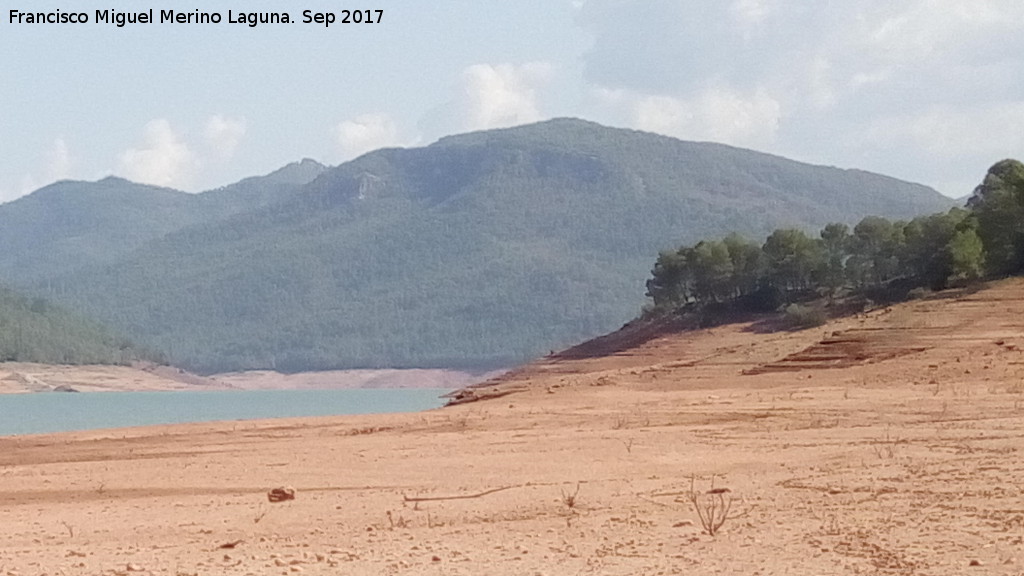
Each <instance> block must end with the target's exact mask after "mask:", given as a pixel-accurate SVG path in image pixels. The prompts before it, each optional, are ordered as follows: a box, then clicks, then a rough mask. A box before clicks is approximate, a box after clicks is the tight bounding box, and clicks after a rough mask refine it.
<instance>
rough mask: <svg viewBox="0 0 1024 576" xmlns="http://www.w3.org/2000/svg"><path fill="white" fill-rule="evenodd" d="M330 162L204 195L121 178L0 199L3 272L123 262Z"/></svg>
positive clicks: (16, 275)
mask: <svg viewBox="0 0 1024 576" xmlns="http://www.w3.org/2000/svg"><path fill="white" fill-rule="evenodd" d="M325 169H326V168H325V167H324V166H322V165H321V164H318V163H316V162H314V161H312V160H304V161H302V162H297V163H295V164H290V165H288V166H285V167H284V168H281V169H280V170H278V171H276V172H274V173H272V174H268V175H266V176H260V177H254V178H247V179H245V180H242V181H241V182H238V183H236V184H233V185H231V186H226V187H224V188H219V189H217V190H212V191H210V192H206V193H203V194H189V193H186V192H182V191H180V190H172V189H170V188H158V187H155V186H146V185H143V184H136V183H134V182H129V181H127V180H123V179H121V178H114V177H110V178H104V179H103V180H100V181H99V182H75V181H62V182H57V183H55V184H51V185H50V186H46V187H45V188H41V189H40V190H37V191H35V192H34V193H32V194H30V195H28V196H25V197H23V198H19V199H18V200H15V201H13V202H9V203H7V204H3V205H0V246H3V247H4V249H3V250H0V278H4V279H6V280H8V281H10V282H13V283H15V284H18V285H20V286H25V285H27V284H28V283H30V282H32V281H37V280H41V279H44V278H52V277H54V276H59V275H61V274H67V273H70V272H71V271H73V270H76V269H79V268H84V269H89V268H95V267H96V266H99V265H103V264H110V263H112V262H116V261H117V260H118V259H120V258H122V257H124V256H126V255H127V254H129V253H130V252H132V251H133V250H136V249H138V248H140V247H141V246H142V245H143V244H145V243H146V242H149V241H150V240H154V239H156V238H160V237H162V236H164V235H166V234H168V233H170V232H173V231H175V230H179V229H181V228H185V227H188V226H194V225H197V224H202V223H207V222H214V221H217V220H221V219H223V218H226V217H229V216H231V215H233V214H238V213H240V212H243V211H247V210H252V209H253V208H255V207H260V206H266V205H268V204H272V203H274V202H277V201H279V200H281V199H283V198H284V197H285V196H286V195H287V194H289V193H291V192H294V191H295V190H296V189H297V188H298V187H299V186H302V185H303V184H307V183H309V182H311V181H312V180H313V179H315V178H316V177H317V176H319V175H320V173H321V172H323V170H325Z"/></svg>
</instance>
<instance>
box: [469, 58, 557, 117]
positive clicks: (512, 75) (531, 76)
mask: <svg viewBox="0 0 1024 576" xmlns="http://www.w3.org/2000/svg"><path fill="white" fill-rule="evenodd" d="M552 72H553V70H552V67H551V65H550V64H546V63H540V62H534V63H529V64H523V65H514V64H496V65H492V64H476V65H473V66H470V67H468V68H466V69H465V71H464V72H463V81H464V85H463V88H464V91H465V92H464V96H465V99H466V105H467V111H468V116H467V118H466V120H465V126H464V127H465V128H466V129H469V130H483V129H488V128H500V127H506V126H515V125H517V124H525V123H529V122H536V121H538V120H541V119H542V118H543V115H542V114H541V112H540V108H539V105H538V98H537V91H538V89H539V88H540V87H542V86H543V85H544V84H545V83H547V81H548V80H549V79H550V78H551V75H552Z"/></svg>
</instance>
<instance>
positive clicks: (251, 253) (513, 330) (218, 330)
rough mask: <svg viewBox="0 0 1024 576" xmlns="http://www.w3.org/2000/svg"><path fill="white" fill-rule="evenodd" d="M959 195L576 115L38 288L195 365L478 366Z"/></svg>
mask: <svg viewBox="0 0 1024 576" xmlns="http://www.w3.org/2000/svg"><path fill="white" fill-rule="evenodd" d="M951 205H952V201H951V200H949V199H947V198H944V197H942V196H941V195H939V194H938V193H937V192H935V191H934V190H931V189H929V188H927V187H924V186H920V185H916V184H910V183H906V182H902V181H898V180H894V179H892V178H887V177H884V176H879V175H875V174H869V173H866V172H861V171H855V170H840V169H835V168H825V167H820V166H810V165H807V164H802V163H798V162H793V161H790V160H786V159H783V158H779V157H775V156H770V155H766V154H761V153H756V152H751V151H747V150H741V149H737V148H731V147H728V146H722V145H717V144H702V143H689V142H682V141H679V140H675V139H671V138H666V137H661V136H655V135H652V134H646V133H641V132H635V131H629V130H620V129H611V128H606V127H603V126H600V125H597V124H592V123H588V122H583V121H578V120H553V121H549V122H544V123H540V124H535V125H530V126H524V127H519V128H512V129H506V130H495V131H488V132H480V133H474V134H467V135H462V136H455V137H449V138H445V139H443V140H441V141H439V142H437V143H435V144H433V145H431V146H427V147H424V148H417V149H387V150H380V151H377V152H373V153H370V154H367V155H365V156H363V157H361V158H358V159H356V160H354V161H352V162H349V163H346V164H343V165H341V166H339V167H337V168H334V169H331V170H329V171H326V172H324V173H323V174H322V175H320V176H319V177H318V178H317V179H316V180H314V181H312V182H311V183H309V184H307V185H306V186H304V187H302V188H301V189H299V190H296V191H295V192H294V193H292V194H289V195H287V197H285V198H284V199H282V200H280V201H277V202H276V203H273V204H272V205H269V206H263V207H260V206H257V207H255V208H254V209H252V210H250V211H247V212H241V213H236V214H234V215H229V216H227V217H225V218H221V219H219V220H216V221H214V222H209V223H205V224H204V223H200V224H196V225H192V226H189V227H184V228H179V229H177V230H175V231H173V232H170V233H168V234H165V235H163V236H162V237H160V238H158V239H155V240H153V241H152V242H149V243H147V244H145V245H144V246H142V247H141V248H139V249H137V250H134V251H133V252H131V253H130V254H129V255H127V256H125V257H121V258H119V259H118V260H117V261H116V262H113V263H110V264H108V265H106V266H99V267H92V268H91V269H83V270H79V271H76V272H74V273H70V274H55V275H53V276H51V277H49V278H47V279H46V280H47V281H46V282H40V283H38V284H37V289H39V290H41V291H43V293H46V294H49V295H52V296H53V297H55V298H58V299H60V300H62V301H64V302H68V303H73V304H74V305H76V306H80V307H81V308H82V309H83V310H85V311H87V312H89V313H90V314H93V315H95V316H96V317H97V318H100V319H102V320H104V321H106V322H109V323H111V325H113V326H116V327H118V328H122V329H125V330H126V331H127V332H128V333H129V334H131V335H132V336H134V337H137V338H139V339H140V340H141V341H143V342H145V343H147V344H149V345H152V346H155V347H157V348H159V349H161V350H163V351H165V352H166V353H168V354H169V356H170V358H171V359H172V360H173V361H176V362H179V363H181V364H182V365H184V366H186V367H189V368H191V369H195V370H200V371H206V372H212V371H222V370H237V369H246V368H276V369H279V370H286V371H296V370H307V369H323V368H362V367H446V368H457V367H474V368H478V367H486V366H495V365H507V364H511V363H515V362H519V361H522V360H524V359H527V358H529V357H531V356H534V355H537V354H539V353H544V352H547V351H548V350H549V349H553V348H558V347H562V346H565V345H568V344H571V343H574V342H577V341H579V340H582V339H585V338H588V337H592V336H594V335H597V334H600V333H603V332H607V331H609V330H611V329H614V328H616V327H617V326H618V325H620V324H621V323H622V322H624V321H626V320H628V319H630V318H631V317H633V316H634V315H635V314H636V313H637V312H638V310H639V307H640V305H641V304H642V296H641V295H642V294H643V282H644V279H645V277H646V276H647V274H648V272H649V269H650V265H651V262H652V259H653V258H654V257H655V256H656V255H657V253H658V251H659V250H661V249H663V248H668V247H673V246H677V245H679V244H680V243H681V242H688V241H693V240H696V239H698V238H702V237H707V236H714V235H720V234H724V233H726V232H729V231H733V230H739V231H741V232H743V233H745V234H748V235H750V237H752V238H756V237H760V236H763V235H764V234H766V233H767V232H768V231H770V230H771V229H773V228H776V227H779V226H795V227H800V228H806V229H814V228H819V227H821V226H823V225H824V224H825V223H827V222H830V221H840V222H851V223H852V222H855V221H857V220H858V219H860V218H861V217H863V216H864V215H867V214H880V215H884V216H887V217H892V218H906V217H911V216H914V215H917V214H921V213H926V212H934V211H939V210H943V209H945V208H948V207H949V206H951Z"/></svg>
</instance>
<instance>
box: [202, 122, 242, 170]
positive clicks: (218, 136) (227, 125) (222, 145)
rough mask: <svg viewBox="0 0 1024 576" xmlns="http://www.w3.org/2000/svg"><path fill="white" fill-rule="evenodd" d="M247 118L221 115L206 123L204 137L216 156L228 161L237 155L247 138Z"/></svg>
mask: <svg viewBox="0 0 1024 576" xmlns="http://www.w3.org/2000/svg"><path fill="white" fill-rule="evenodd" d="M245 129H246V126H245V118H229V117H226V116H222V115H220V114H215V115H213V116H210V118H209V120H207V121H206V129H205V130H204V131H203V136H205V138H206V144H207V146H208V147H209V148H210V150H212V151H213V153H214V155H215V156H216V157H218V158H220V159H221V160H228V159H230V158H231V157H232V156H234V154H235V150H236V149H238V145H239V144H241V142H242V138H243V137H244V136H245Z"/></svg>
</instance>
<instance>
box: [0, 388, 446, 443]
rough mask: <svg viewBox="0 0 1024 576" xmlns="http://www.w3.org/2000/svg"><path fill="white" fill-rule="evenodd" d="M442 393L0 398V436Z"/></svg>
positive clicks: (422, 406) (373, 408)
mask: <svg viewBox="0 0 1024 576" xmlns="http://www.w3.org/2000/svg"><path fill="white" fill-rule="evenodd" d="M446 392H448V390H438V389H433V388H430V389H388V390H253V391H217V392H94V393H82V394H69V393H60V392H50V393H38V394H0V436H10V435H14V434H43V433H49V432H67V431H72V430H96V429H101V428H123V427H128V426H149V425H153V424H177V423H182V422H212V421H215V420H251V419H256V418H293V417H302V416H333V415H342V414H382V413H388V412H418V411H421V410H428V409H431V408H437V407H440V406H441V405H443V404H444V400H443V399H441V398H440V396H441V395H442V394H444V393H446Z"/></svg>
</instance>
